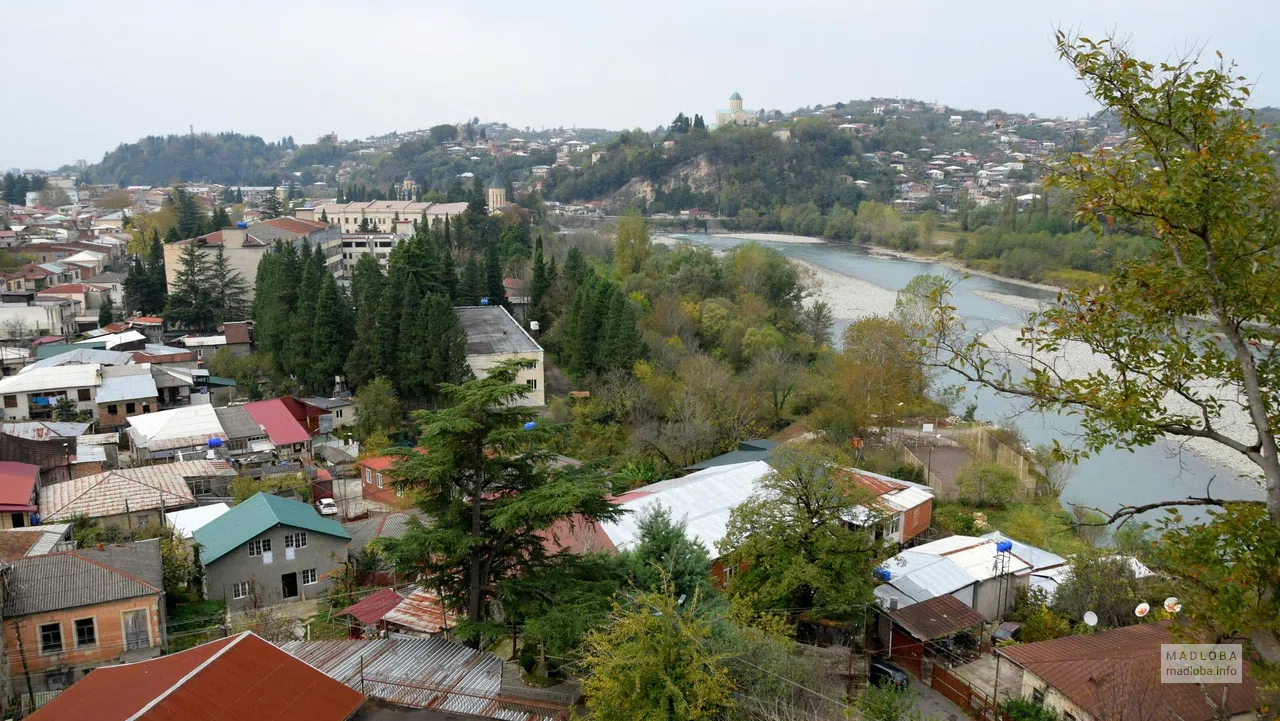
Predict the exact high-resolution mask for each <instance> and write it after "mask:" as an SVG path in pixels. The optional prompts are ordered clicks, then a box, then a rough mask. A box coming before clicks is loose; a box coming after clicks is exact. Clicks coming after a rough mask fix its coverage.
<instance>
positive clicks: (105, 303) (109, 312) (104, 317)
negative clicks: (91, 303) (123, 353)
mask: <svg viewBox="0 0 1280 721" xmlns="http://www.w3.org/2000/svg"><path fill="white" fill-rule="evenodd" d="M115 320H116V317H115V309H114V308H112V307H111V296H109V295H108V296H106V297H105V298H103V299H102V305H99V306H98V327H99V328H105V327H106V326H109V325H111V324H112V323H114V322H115Z"/></svg>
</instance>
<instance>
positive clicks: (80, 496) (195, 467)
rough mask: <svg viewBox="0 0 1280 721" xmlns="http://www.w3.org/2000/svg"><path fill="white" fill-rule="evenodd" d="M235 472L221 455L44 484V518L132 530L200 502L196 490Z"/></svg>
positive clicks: (42, 510)
mask: <svg viewBox="0 0 1280 721" xmlns="http://www.w3.org/2000/svg"><path fill="white" fill-rule="evenodd" d="M233 476H235V472H234V471H232V470H231V467H230V466H229V465H227V464H226V463H225V462H222V461H184V462H181V463H166V464H161V465H155V466H143V467H140V468H119V469H116V470H112V471H105V472H103V473H95V474H93V475H89V476H83V477H81V478H74V479H72V480H70V481H63V482H61V483H54V484H50V485H48V486H45V487H44V488H42V489H40V517H41V520H42V521H50V522H62V521H72V520H74V519H75V518H77V517H81V516H83V517H85V518H90V519H94V520H97V521H98V522H99V523H101V524H102V525H104V526H113V527H115V528H118V529H120V530H123V531H133V530H137V529H139V528H143V527H145V526H148V525H150V524H152V523H162V522H163V520H164V514H165V513H167V512H169V511H176V510H179V509H182V508H190V507H191V506H194V505H196V499H195V494H196V492H200V491H202V489H204V488H206V487H208V486H211V485H213V484H214V483H216V482H218V479H227V478H230V477H233Z"/></svg>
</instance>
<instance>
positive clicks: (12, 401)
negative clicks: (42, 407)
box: [4, 396, 18, 408]
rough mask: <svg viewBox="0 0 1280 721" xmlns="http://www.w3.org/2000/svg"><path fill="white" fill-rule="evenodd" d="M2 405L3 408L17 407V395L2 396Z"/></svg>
mask: <svg viewBox="0 0 1280 721" xmlns="http://www.w3.org/2000/svg"><path fill="white" fill-rule="evenodd" d="M4 407H5V408H17V407H18V397H17V396H5V397H4Z"/></svg>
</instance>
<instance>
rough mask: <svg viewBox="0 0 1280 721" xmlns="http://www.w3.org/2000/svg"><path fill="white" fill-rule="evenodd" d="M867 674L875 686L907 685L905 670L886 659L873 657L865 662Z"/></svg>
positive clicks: (899, 686) (896, 686)
mask: <svg viewBox="0 0 1280 721" xmlns="http://www.w3.org/2000/svg"><path fill="white" fill-rule="evenodd" d="M867 676H868V679H869V680H870V681H871V683H872V684H874V685H876V686H893V687H895V688H900V689H902V688H906V687H907V682H908V681H907V672H906V671H903V670H902V669H900V668H898V667H897V666H894V665H893V664H891V663H889V662H888V661H881V660H880V659H876V658H873V659H871V660H870V661H869V662H868V663H867Z"/></svg>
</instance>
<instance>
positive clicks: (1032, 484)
mask: <svg viewBox="0 0 1280 721" xmlns="http://www.w3.org/2000/svg"><path fill="white" fill-rule="evenodd" d="M947 437H948V438H951V439H952V440H954V441H955V442H956V443H958V444H960V445H961V446H963V447H964V448H965V449H966V450H968V451H969V452H970V453H972V454H973V456H974V458H977V459H979V460H982V461H986V462H987V463H998V464H1000V465H1002V466H1004V467H1005V468H1008V469H1010V470H1012V471H1013V472H1014V473H1016V474H1018V482H1019V484H1020V491H1021V493H1022V496H1023V498H1024V499H1025V500H1032V499H1034V498H1035V493H1036V478H1035V476H1033V475H1032V474H1031V462H1030V461H1028V460H1027V457H1026V456H1024V455H1022V454H1021V453H1019V452H1017V451H1015V450H1014V449H1012V448H1010V447H1009V446H1006V445H1005V444H1003V443H1001V442H1000V441H999V440H998V439H997V438H996V437H995V436H993V435H991V434H990V433H989V432H987V429H985V428H983V427H981V426H967V427H964V428H953V429H948V431H947Z"/></svg>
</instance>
